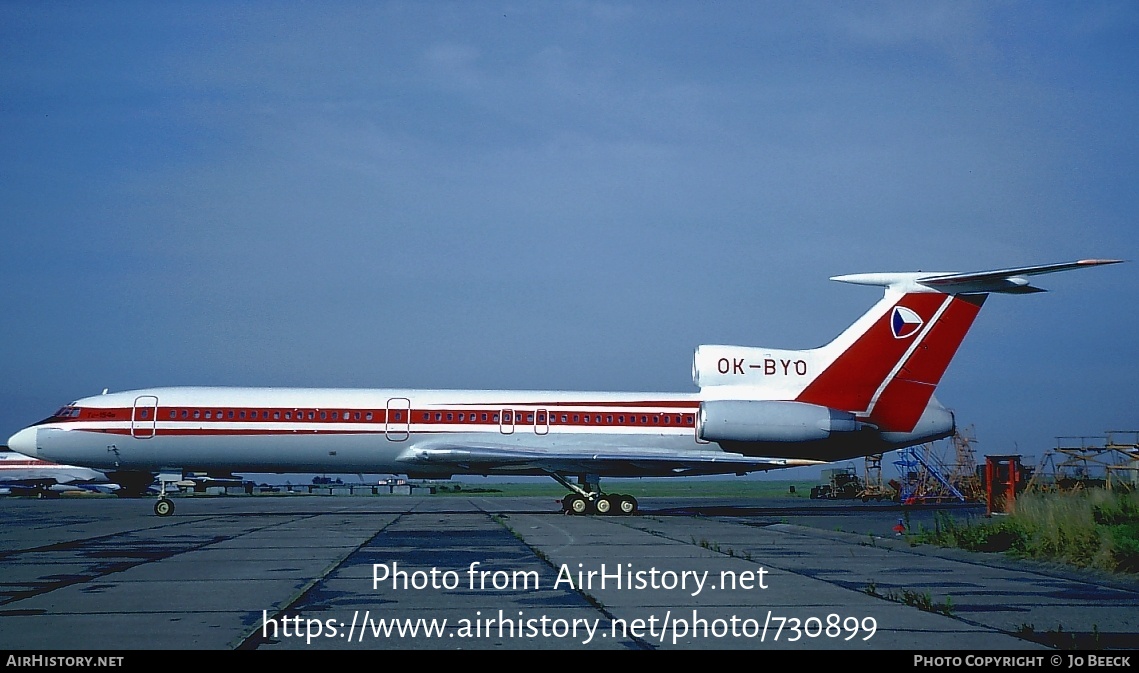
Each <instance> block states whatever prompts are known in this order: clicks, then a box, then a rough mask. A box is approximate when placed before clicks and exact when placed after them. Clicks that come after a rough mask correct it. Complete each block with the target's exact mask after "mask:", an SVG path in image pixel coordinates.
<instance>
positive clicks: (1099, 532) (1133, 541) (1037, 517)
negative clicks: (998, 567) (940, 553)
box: [912, 489, 1139, 573]
mask: <svg viewBox="0 0 1139 673" xmlns="http://www.w3.org/2000/svg"><path fill="white" fill-rule="evenodd" d="M912 540H913V541H914V542H921V543H927V544H935V545H940V546H943V547H959V548H961V549H968V550H971V551H988V552H1008V553H1009V554H1012V555H1014V556H1017V557H1020V558H1032V559H1040V560H1047V561H1058V562H1061V563H1067V564H1069V565H1073V566H1077V567H1080V568H1094V569H1097V570H1106V571H1109V572H1125V573H1139V492H1130V493H1119V492H1111V491H1105V490H1102V489H1091V490H1086V491H1075V492H1070V493H1047V494H1034V495H1025V496H1022V497H1020V498H1019V499H1018V500H1017V501H1016V511H1015V512H1014V513H1013V514H1010V515H1008V516H1006V517H1000V518H994V519H992V520H990V521H985V522H977V521H973V522H968V523H964V524H962V523H958V522H956V521H954V520H953V519H952V518H951V517H949V516H941V515H939V516H938V517H937V520H936V523H935V526H934V529H933V530H924V529H923V530H919V531H918V532H917V533H916V534H915V535H914V536H913V537H912Z"/></svg>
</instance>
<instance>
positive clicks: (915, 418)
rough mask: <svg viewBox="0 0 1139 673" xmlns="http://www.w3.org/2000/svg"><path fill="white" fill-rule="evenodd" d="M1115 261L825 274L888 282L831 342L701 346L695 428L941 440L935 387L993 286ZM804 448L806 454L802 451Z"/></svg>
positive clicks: (755, 440) (760, 444)
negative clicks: (801, 346) (785, 346)
mask: <svg viewBox="0 0 1139 673" xmlns="http://www.w3.org/2000/svg"><path fill="white" fill-rule="evenodd" d="M1120 261H1122V260H1114V259H1087V260H1080V261H1077V262H1067V263H1062V264H1046V265H1041V266H1026V267H1018V268H1011V269H999V270H995V271H979V272H971V273H929V272H915V273H866V274H851V275H846V276H835V277H833V278H832V279H831V280H836V281H840V282H843V283H855V284H858V285H877V286H882V287H885V288H886V291H885V295H884V296H883V298H882V300H881V301H879V302H878V303H877V304H875V305H874V306H873V307H872V308H871V309H870V310H869V311H867V312H866V313H865V314H864V315H863V316H862V317H860V318H859V319H858V320H857V321H856V322H855V323H854V324H853V325H851V326H850V327H849V328H847V329H846V331H844V332H843V333H842V334H840V335H839V336H838V337H837V338H835V339H834V341H832V342H831V343H829V344H827V345H825V346H823V347H821V348H815V349H810V350H776V349H770V348H747V347H739V346H700V347H699V348H697V349H696V355H695V359H694V363H693V380H694V382H695V383H696V385H697V386H699V387H700V388H701V394H702V396H703V398H704V399H705V402H704V403H703V404H702V407H701V414H700V421H701V422H700V426H701V436H702V438H704V439H706V440H708V441H716V442H720V443H721V444H725V445H727V446H730V447H731V448H732V449H733V450H737V451H743V452H747V453H752V452H755V451H766V452H768V453H770V451H771V450H772V448H773V444H775V443H786V442H791V443H792V444H794V443H796V442H797V443H799V444H800V446H799V447H798V449H797V450H794V449H791V447H786V448H787V450H788V455H791V451H795V455H797V456H800V457H812V458H818V459H820V460H839V459H843V458H847V457H852V456H857V455H866V454H867V453H875V452H877V451H874V450H872V449H874V447H875V446H877V447H879V448H880V449H881V450H890V449H895V448H901V447H904V446H911V445H914V444H919V443H922V442H926V441H932V440H935V439H940V438H942V437H947V436H949V435H951V434H952V433H953V431H954V419H953V414H952V413H951V412H950V411H949V410H947V409H946V408H945V407H943V406H942V405H941V404H940V403H939V402H938V401H937V399H936V398H935V397H934V396H933V392H934V388H936V387H937V384H938V383H939V382H940V381H941V377H942V375H943V374H944V373H945V370H946V368H947V367H948V366H949V362H950V360H952V359H953V356H954V354H955V353H956V352H957V348H958V347H959V346H960V345H961V341H962V340H963V339H964V338H965V334H966V333H967V332H968V331H969V328H970V327H971V326H972V324H973V320H974V318H976V317H977V313H978V312H979V311H980V310H981V306H982V305H983V304H984V302H985V299H986V297H987V296H988V295H989V294H990V293H1003V294H1028V293H1035V292H1044V291H1045V290H1042V289H1041V288H1038V287H1035V286H1033V285H1032V283H1031V282H1030V280H1029V277H1031V276H1035V275H1040V274H1045V273H1054V272H1057V271H1066V270H1069V269H1078V268H1084V267H1090V266H1099V265H1103V264H1115V263H1118V262H1120ZM804 449H806V450H807V451H806V454H805V453H804Z"/></svg>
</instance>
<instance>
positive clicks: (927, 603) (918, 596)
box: [865, 581, 953, 617]
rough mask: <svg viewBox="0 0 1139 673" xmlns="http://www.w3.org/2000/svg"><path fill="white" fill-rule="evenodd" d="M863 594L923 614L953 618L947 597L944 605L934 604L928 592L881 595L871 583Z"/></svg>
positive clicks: (894, 592) (909, 590)
mask: <svg viewBox="0 0 1139 673" xmlns="http://www.w3.org/2000/svg"><path fill="white" fill-rule="evenodd" d="M865 592H866V594H867V595H869V596H874V597H875V598H882V599H885V600H888V601H893V602H894V603H903V604H905V605H909V606H911V607H915V608H917V609H918V610H924V611H925V612H932V613H934V614H939V615H945V616H946V617H952V616H953V600H952V599H951V598H950V597H949V596H946V597H945V602H944V603H935V602H934V601H933V594H931V593H930V592H928V591H921V592H918V591H913V590H911V589H902V592H901V593H898V592H897V591H887V592H886V593H884V594H883V593H879V591H878V585H877V583H875V582H873V581H871V582H870V584H868V585H867V586H866V589H865Z"/></svg>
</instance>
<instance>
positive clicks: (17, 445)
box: [8, 428, 39, 458]
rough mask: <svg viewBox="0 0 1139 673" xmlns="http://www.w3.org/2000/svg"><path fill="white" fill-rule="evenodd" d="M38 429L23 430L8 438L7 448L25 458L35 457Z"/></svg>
mask: <svg viewBox="0 0 1139 673" xmlns="http://www.w3.org/2000/svg"><path fill="white" fill-rule="evenodd" d="M38 431H39V429H38V428H24V429H23V430H21V431H19V432H17V433H16V434H14V435H12V436H11V437H9V438H8V448H9V449H12V450H13V451H15V452H17V453H22V454H24V455H25V456H32V457H33V458H34V457H35V456H36V449H37V447H36V433H37V432H38Z"/></svg>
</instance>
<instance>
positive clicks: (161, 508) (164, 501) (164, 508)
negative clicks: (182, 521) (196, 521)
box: [154, 479, 174, 516]
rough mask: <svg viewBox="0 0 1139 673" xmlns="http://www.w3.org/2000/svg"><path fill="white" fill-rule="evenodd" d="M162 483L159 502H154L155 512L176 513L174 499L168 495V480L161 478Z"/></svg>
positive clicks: (168, 514)
mask: <svg viewBox="0 0 1139 673" xmlns="http://www.w3.org/2000/svg"><path fill="white" fill-rule="evenodd" d="M158 483H159V484H161V487H160V490H159V492H158V502H156V503H154V513H155V514H157V515H158V516H170V515H171V514H173V513H174V501H173V500H171V499H170V498H167V497H166V482H165V481H164V480H162V479H159V481H158Z"/></svg>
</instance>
